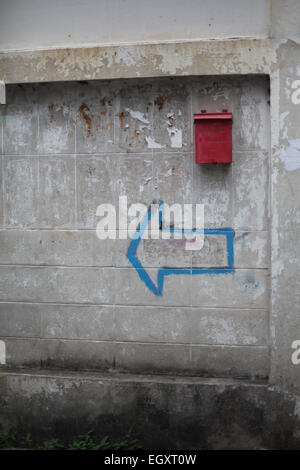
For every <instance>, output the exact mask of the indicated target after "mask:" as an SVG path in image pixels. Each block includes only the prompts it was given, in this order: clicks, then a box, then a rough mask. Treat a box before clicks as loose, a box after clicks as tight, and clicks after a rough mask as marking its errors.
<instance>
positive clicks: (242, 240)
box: [234, 230, 270, 268]
mask: <svg viewBox="0 0 300 470" xmlns="http://www.w3.org/2000/svg"><path fill="white" fill-rule="evenodd" d="M269 251H270V246H269V234H268V232H267V231H263V232H241V231H238V230H236V231H235V237H234V265H235V267H236V268H267V267H269V265H270V261H269Z"/></svg>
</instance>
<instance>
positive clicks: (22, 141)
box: [3, 104, 38, 155]
mask: <svg viewBox="0 0 300 470" xmlns="http://www.w3.org/2000/svg"><path fill="white" fill-rule="evenodd" d="M37 148H38V111H37V105H36V104H7V105H5V110H4V116H3V153H5V154H8V155H35V154H36V153H37Z"/></svg>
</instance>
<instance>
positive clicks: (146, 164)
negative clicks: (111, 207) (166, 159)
mask: <svg viewBox="0 0 300 470" xmlns="http://www.w3.org/2000/svg"><path fill="white" fill-rule="evenodd" d="M111 165H112V166H113V167H114V178H115V191H116V198H115V199H116V202H117V203H118V201H119V197H120V196H127V203H128V208H129V207H130V205H131V204H136V203H142V204H145V205H146V206H147V207H148V205H149V204H151V203H152V201H153V162H152V157H151V156H150V155H149V156H148V155H138V156H137V155H134V156H130V157H128V156H126V155H119V156H118V157H116V158H115V159H114V160H113V161H112V162H111ZM129 219H132V217H131V218H130V217H129ZM118 227H119V225H118Z"/></svg>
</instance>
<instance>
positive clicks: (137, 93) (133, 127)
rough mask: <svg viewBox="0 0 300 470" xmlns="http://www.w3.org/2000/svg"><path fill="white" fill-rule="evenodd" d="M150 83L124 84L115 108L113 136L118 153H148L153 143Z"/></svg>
mask: <svg viewBox="0 0 300 470" xmlns="http://www.w3.org/2000/svg"><path fill="white" fill-rule="evenodd" d="M151 88H152V87H151V83H148V82H145V83H141V82H136V81H135V83H132V82H131V83H130V84H129V83H128V82H125V84H124V86H123V87H122V89H121V90H120V92H119V94H120V95H119V96H120V99H119V103H118V107H117V108H116V118H115V136H116V144H117V146H118V148H119V150H120V151H124V150H126V151H127V152H150V153H152V150H151V142H152V141H153V138H152V134H153V100H152V95H151Z"/></svg>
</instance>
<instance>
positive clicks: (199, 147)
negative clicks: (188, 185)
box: [194, 111, 232, 163]
mask: <svg viewBox="0 0 300 470" xmlns="http://www.w3.org/2000/svg"><path fill="white" fill-rule="evenodd" d="M194 124H195V151H196V163H231V162H232V132H231V128H232V126H231V124H232V113H227V112H225V111H224V112H222V113H206V112H205V111H204V112H202V113H201V114H194Z"/></svg>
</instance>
